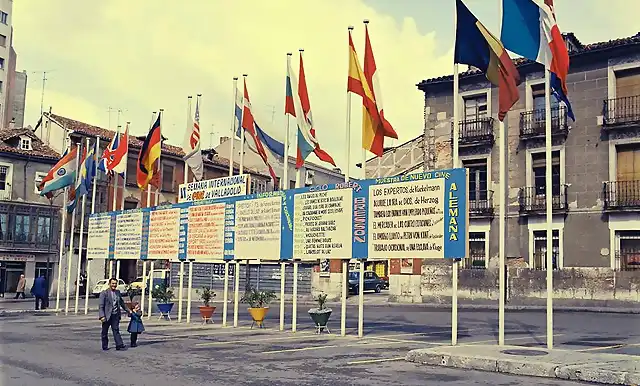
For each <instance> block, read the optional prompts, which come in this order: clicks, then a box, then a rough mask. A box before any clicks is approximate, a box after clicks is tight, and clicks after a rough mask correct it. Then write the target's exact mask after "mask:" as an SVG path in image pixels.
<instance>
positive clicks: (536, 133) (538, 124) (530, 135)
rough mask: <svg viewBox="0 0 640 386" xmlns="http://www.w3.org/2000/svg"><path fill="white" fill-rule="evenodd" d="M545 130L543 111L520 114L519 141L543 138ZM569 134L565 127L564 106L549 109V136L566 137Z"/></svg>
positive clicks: (566, 126)
mask: <svg viewBox="0 0 640 386" xmlns="http://www.w3.org/2000/svg"><path fill="white" fill-rule="evenodd" d="M545 130H546V116H545V110H544V109H542V110H531V111H525V112H523V113H520V139H523V140H528V139H536V138H544V136H545ZM568 133H569V126H568V125H567V109H566V107H564V106H557V107H552V108H551V136H552V137H557V136H563V137H566V136H567V134H568Z"/></svg>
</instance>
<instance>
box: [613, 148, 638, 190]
mask: <svg viewBox="0 0 640 386" xmlns="http://www.w3.org/2000/svg"><path fill="white" fill-rule="evenodd" d="M616 151H617V155H616V180H617V181H640V144H637V143H634V144H629V145H618V146H616Z"/></svg>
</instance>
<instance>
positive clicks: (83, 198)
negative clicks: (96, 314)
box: [73, 138, 89, 315]
mask: <svg viewBox="0 0 640 386" xmlns="http://www.w3.org/2000/svg"><path fill="white" fill-rule="evenodd" d="M85 148H86V149H89V138H86V142H85ZM88 156H89V152H87V157H88ZM83 162H84V163H86V162H87V159H86V158H85V159H84V161H83ZM81 168H82V166H80V169H81ZM78 177H80V181H82V177H81V176H80V175H78ZM77 200H78V198H77V197H76V202H77ZM86 208H87V192H84V194H83V195H82V209H81V212H80V213H81V217H80V240H79V242H78V266H77V269H76V298H75V303H74V305H73V312H74V313H75V314H76V315H78V302H79V301H80V273H81V272H82V242H83V241H84V216H85V214H86Z"/></svg>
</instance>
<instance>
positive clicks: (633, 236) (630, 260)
mask: <svg viewBox="0 0 640 386" xmlns="http://www.w3.org/2000/svg"><path fill="white" fill-rule="evenodd" d="M616 244H617V251H616V256H615V258H616V268H618V269H621V270H623V271H628V270H635V269H640V231H618V232H616Z"/></svg>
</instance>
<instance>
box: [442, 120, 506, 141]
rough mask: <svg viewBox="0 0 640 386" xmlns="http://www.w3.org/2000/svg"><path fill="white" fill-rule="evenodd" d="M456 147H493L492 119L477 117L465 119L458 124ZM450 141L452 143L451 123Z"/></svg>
mask: <svg viewBox="0 0 640 386" xmlns="http://www.w3.org/2000/svg"><path fill="white" fill-rule="evenodd" d="M458 125H459V128H460V131H459V134H458V146H460V147H465V146H478V145H493V143H494V141H495V138H494V136H493V118H491V117H478V118H474V119H466V120H463V121H460V123H459V124H458ZM451 139H452V142H453V123H452V124H451Z"/></svg>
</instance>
